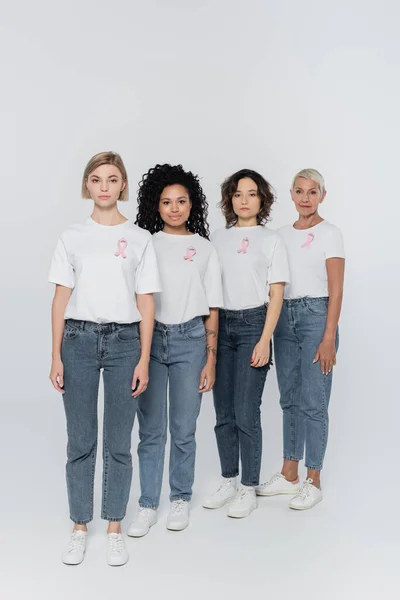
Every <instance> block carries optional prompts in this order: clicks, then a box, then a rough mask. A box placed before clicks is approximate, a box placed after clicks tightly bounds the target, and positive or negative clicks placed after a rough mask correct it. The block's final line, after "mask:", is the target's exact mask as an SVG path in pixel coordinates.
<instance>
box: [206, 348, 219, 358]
mask: <svg viewBox="0 0 400 600" xmlns="http://www.w3.org/2000/svg"><path fill="white" fill-rule="evenodd" d="M207 352H208V354H212V355H213V356H217V349H216V348H213V346H207Z"/></svg>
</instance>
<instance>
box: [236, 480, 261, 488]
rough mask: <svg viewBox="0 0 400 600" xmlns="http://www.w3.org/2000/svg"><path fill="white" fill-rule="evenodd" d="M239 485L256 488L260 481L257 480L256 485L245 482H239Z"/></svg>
mask: <svg viewBox="0 0 400 600" xmlns="http://www.w3.org/2000/svg"><path fill="white" fill-rule="evenodd" d="M240 483H241V484H242V485H245V486H246V487H257V486H258V485H260V480H258V481H257V483H247V482H246V481H241V482H240Z"/></svg>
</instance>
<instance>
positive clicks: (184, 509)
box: [167, 500, 189, 531]
mask: <svg viewBox="0 0 400 600" xmlns="http://www.w3.org/2000/svg"><path fill="white" fill-rule="evenodd" d="M188 525H189V502H187V500H174V501H173V502H171V507H170V510H169V515H168V519H167V529H170V530H171V531H182V529H186V527H187V526H188Z"/></svg>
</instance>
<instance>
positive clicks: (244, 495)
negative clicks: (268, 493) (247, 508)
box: [237, 487, 251, 502]
mask: <svg viewBox="0 0 400 600" xmlns="http://www.w3.org/2000/svg"><path fill="white" fill-rule="evenodd" d="M250 495H251V488H247V487H242V489H241V490H240V492H239V495H238V497H237V500H238V501H239V502H243V501H244V500H246V499H247V498H248V497H249V496H250Z"/></svg>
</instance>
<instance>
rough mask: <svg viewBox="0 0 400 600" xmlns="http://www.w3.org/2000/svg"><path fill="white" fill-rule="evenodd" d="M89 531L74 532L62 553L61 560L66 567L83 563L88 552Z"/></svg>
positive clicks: (76, 530)
mask: <svg viewBox="0 0 400 600" xmlns="http://www.w3.org/2000/svg"><path fill="white" fill-rule="evenodd" d="M86 536H87V531H81V530H80V529H75V531H73V532H72V535H71V539H70V540H69V542H68V544H67V547H66V548H65V550H64V552H63V553H62V556H61V560H62V561H63V563H65V564H66V565H79V563H81V562H82V561H83V558H84V556H85V550H86Z"/></svg>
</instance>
